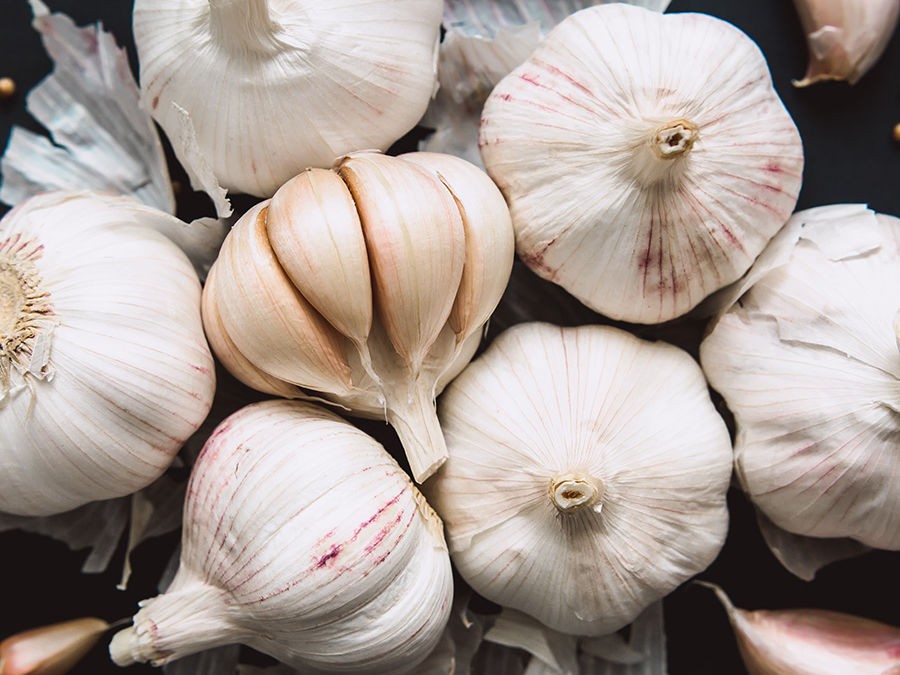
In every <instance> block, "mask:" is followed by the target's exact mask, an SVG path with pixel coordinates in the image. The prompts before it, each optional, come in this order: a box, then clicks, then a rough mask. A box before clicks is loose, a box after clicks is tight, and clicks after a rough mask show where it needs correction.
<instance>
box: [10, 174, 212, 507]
mask: <svg viewBox="0 0 900 675" xmlns="http://www.w3.org/2000/svg"><path fill="white" fill-rule="evenodd" d="M155 213H156V212H155V211H154V210H152V209H150V208H149V207H147V206H144V205H143V204H140V203H139V202H137V201H135V200H134V199H131V198H128V197H109V196H103V195H99V194H92V193H87V192H83V193H82V192H52V193H47V194H46V195H42V196H38V197H34V198H32V199H29V200H27V201H25V202H23V203H22V204H21V205H19V206H18V207H16V208H15V209H13V210H12V211H10V212H9V213H8V214H7V215H6V217H5V218H4V219H3V220H2V221H0V511H6V512H9V513H15V514H20V515H47V514H51V513H60V512H62V511H68V510H70V509H73V508H75V507H77V506H80V505H82V504H85V503H87V502H90V501H96V500H101V499H109V498H111V497H118V496H121V495H126V494H130V493H132V492H135V491H137V490H139V489H140V488H142V487H145V486H146V485H148V484H150V483H151V482H152V481H153V480H155V479H156V478H157V477H159V475H160V474H162V472H163V471H165V469H166V468H168V466H169V464H170V463H171V462H172V459H173V458H174V456H175V453H176V452H178V449H179V448H180V447H181V444H182V443H183V442H184V441H185V439H187V438H188V436H190V435H191V434H192V433H193V432H194V431H195V430H196V429H197V428H198V427H199V426H200V424H201V422H203V419H204V417H205V416H206V414H207V412H208V411H209V408H210V405H211V404H212V397H213V390H214V388H215V372H214V370H213V360H212V356H211V354H210V351H209V347H208V346H207V344H206V340H205V339H204V337H203V331H202V326H201V322H200V282H199V280H198V279H197V275H196V273H195V272H194V270H193V268H192V267H191V264H190V262H189V261H188V259H187V258H186V257H185V255H184V254H183V253H182V252H181V251H180V250H179V249H178V248H177V247H176V246H175V245H174V244H173V243H172V242H171V241H169V240H168V239H167V238H165V237H164V236H163V235H161V234H159V233H158V232H156V231H154V230H152V229H150V228H149V227H146V226H145V225H144V223H145V222H147V221H149V222H153V220H154V218H155V217H156V216H155V215H154V214H155ZM162 215H163V216H165V214H162ZM166 217H167V218H171V217H170V216H166ZM173 220H174V219H173Z"/></svg>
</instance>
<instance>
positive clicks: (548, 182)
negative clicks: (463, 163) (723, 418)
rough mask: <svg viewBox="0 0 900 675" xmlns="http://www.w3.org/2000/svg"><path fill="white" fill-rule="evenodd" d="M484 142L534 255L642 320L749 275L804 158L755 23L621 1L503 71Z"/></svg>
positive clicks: (525, 253)
mask: <svg viewBox="0 0 900 675" xmlns="http://www.w3.org/2000/svg"><path fill="white" fill-rule="evenodd" d="M623 36H627V39H626V38H625V37H623ZM479 142H480V144H481V153H482V157H483V159H484V163H485V167H486V168H487V171H488V173H489V174H490V175H491V177H492V178H494V180H495V181H496V182H497V184H498V185H499V186H500V188H501V190H502V191H503V193H504V194H505V196H506V198H507V201H508V202H509V205H510V212H511V214H512V219H513V226H514V227H515V230H516V248H517V250H518V253H519V255H520V257H521V258H522V259H523V260H524V261H525V263H526V264H527V265H528V266H529V267H530V268H531V269H532V270H534V271H535V272H536V273H538V274H539V275H541V276H542V277H544V278H546V279H549V280H550V281H553V282H555V283H557V284H559V285H560V286H562V287H564V288H565V289H566V290H567V291H569V292H570V293H571V294H572V295H574V296H575V297H577V298H578V299H579V300H581V301H582V302H583V303H585V304H586V305H588V306H589V307H591V308H592V309H594V310H596V311H598V312H600V313H602V314H605V315H607V316H609V317H612V318H614V319H621V320H625V321H632V322H639V323H659V322H662V321H666V320H669V319H672V318H675V317H678V316H681V315H683V314H685V313H686V312H687V311H689V310H690V309H692V308H693V307H694V306H695V305H697V304H698V303H699V302H700V301H701V300H702V299H703V298H704V297H706V296H707V295H709V294H710V293H711V292H713V291H715V290H717V289H719V288H721V287H722V286H725V285H726V284H728V283H730V282H732V281H734V280H735V279H737V278H738V277H739V276H740V275H741V274H743V273H744V272H745V271H746V269H747V268H748V267H749V266H750V264H751V263H752V262H753V259H754V258H755V257H756V256H757V254H759V252H760V251H761V250H762V249H763V247H764V246H765V244H766V242H767V241H768V240H769V239H770V238H771V237H772V236H773V235H774V234H775V232H776V231H777V230H778V229H779V228H780V227H781V226H782V225H783V224H784V222H785V221H786V220H787V219H788V217H789V216H790V214H791V211H792V210H793V208H794V205H795V203H796V200H797V194H798V192H799V190H800V179H801V172H802V168H803V153H802V147H801V142H800V136H799V134H798V132H797V129H796V128H795V126H794V124H793V121H792V120H791V118H790V115H789V114H788V113H787V111H786V110H785V108H784V106H783V105H782V104H781V101H780V100H779V99H778V96H777V95H776V93H775V90H774V89H773V87H772V82H771V78H770V76H769V72H768V69H767V67H766V62H765V59H764V58H763V55H762V54H761V53H760V51H759V49H758V48H757V47H756V45H755V44H754V43H753V42H752V41H751V40H750V39H749V38H747V36H746V35H744V34H743V33H742V32H741V31H739V30H738V29H736V28H735V27H733V26H731V25H730V24H728V23H726V22H724V21H721V20H719V19H715V18H713V17H710V16H706V15H702V14H671V15H662V14H659V13H656V12H651V11H649V10H645V9H642V8H640V7H632V6H629V5H624V4H619V3H614V4H610V5H602V6H598V7H592V8H589V9H585V10H582V11H579V12H576V13H575V14H573V15H572V16H570V17H569V18H567V19H566V20H564V21H563V22H562V23H560V24H559V25H558V26H557V27H556V28H555V29H554V30H553V31H552V32H551V33H550V34H549V35H548V36H547V37H546V38H545V39H544V41H543V43H542V44H541V46H539V47H538V48H537V50H536V51H535V52H534V54H532V56H531V57H530V58H529V59H528V60H527V61H526V62H525V63H523V64H522V65H521V66H519V67H518V68H516V69H515V70H514V71H513V72H512V73H510V74H509V75H508V76H506V77H505V78H504V79H503V80H501V81H500V83H499V84H498V85H497V86H496V87H495V88H494V90H493V92H492V93H491V95H490V96H489V97H488V100H487V102H486V104H485V107H484V112H483V114H482V123H481V131H480V139H479Z"/></svg>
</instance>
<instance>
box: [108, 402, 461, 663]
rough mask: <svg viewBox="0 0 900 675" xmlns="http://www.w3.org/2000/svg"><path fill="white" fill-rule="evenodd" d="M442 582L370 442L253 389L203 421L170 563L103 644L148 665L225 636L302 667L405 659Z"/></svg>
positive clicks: (437, 606)
mask: <svg viewBox="0 0 900 675" xmlns="http://www.w3.org/2000/svg"><path fill="white" fill-rule="evenodd" d="M452 593H453V581H452V575H451V571H450V559H449V557H448V556H447V549H446V545H445V544H444V539H443V534H442V531H441V522H440V520H439V519H438V518H437V517H436V516H435V515H434V512H433V511H431V509H430V507H429V506H428V505H427V504H426V503H425V501H424V499H422V496H421V495H420V494H419V493H418V491H417V490H416V488H415V487H414V486H413V485H412V483H411V482H410V480H409V478H408V477H407V475H406V474H405V473H404V472H403V471H402V470H401V469H400V467H399V466H398V465H397V463H396V462H395V461H394V460H393V459H392V458H391V457H390V455H388V454H387V453H386V452H385V451H384V448H382V447H381V445H380V444H378V443H377V442H376V441H375V440H374V439H372V438H371V437H369V436H367V435H366V434H364V433H363V432H362V431H359V430H358V429H356V428H355V427H353V426H352V425H350V424H349V423H347V422H345V421H343V420H341V419H340V418H339V417H337V416H336V415H334V414H333V413H330V412H328V411H326V410H323V409H320V408H318V407H316V406H313V405H311V404H308V403H302V402H298V401H284V400H280V401H266V402H263V403H258V404H254V405H251V406H248V407H246V408H244V409H242V410H241V411H239V412H237V413H235V414H234V415H232V416H231V417H229V418H227V419H226V420H225V421H224V422H223V423H222V424H221V425H219V427H218V428H217V429H216V431H215V432H213V435H212V436H211V437H210V439H209V441H208V442H207V444H206V446H205V447H204V449H203V452H202V453H201V455H200V457H199V458H198V460H197V463H196V464H195V465H194V468H193V471H192V473H191V480H190V483H189V485H188V496H187V501H186V503H185V511H184V531H183V535H182V553H181V566H180V568H179V570H178V573H177V575H176V577H175V579H174V581H173V582H172V585H171V586H170V587H169V589H168V590H167V591H166V592H165V593H164V594H162V595H160V596H157V597H156V598H153V599H150V600H145V601H144V602H142V603H141V609H140V611H139V612H138V613H137V614H136V615H135V617H134V625H133V626H131V627H129V628H126V629H124V630H122V631H120V632H119V633H117V634H116V635H115V636H114V637H113V640H112V643H111V645H110V653H111V655H112V658H113V660H114V661H115V662H116V663H117V664H119V665H129V664H131V663H135V662H146V661H151V662H152V663H154V664H155V665H160V664H163V663H167V662H169V661H172V660H174V659H178V658H181V657H182V656H186V655H188V654H192V653H195V652H198V651H201V650H204V649H209V648H211V647H215V646H218V645H223V644H228V643H234V642H240V643H243V644H247V645H250V646H251V647H253V648H255V649H258V650H259V651H261V652H264V653H266V654H269V655H271V656H273V657H275V658H276V659H278V660H279V661H282V662H284V663H286V664H288V665H290V666H292V667H294V668H297V669H299V670H301V671H302V672H304V673H318V672H355V673H356V672H359V673H363V672H365V673H395V672H396V673H400V672H412V671H414V669H415V666H416V664H418V663H419V662H420V661H422V660H423V659H424V658H425V657H426V656H427V655H428V652H429V651H430V650H431V649H432V648H433V647H434V646H435V645H436V644H437V642H438V640H439V639H440V637H441V634H442V631H443V629H444V626H445V625H446V623H447V620H448V617H449V613H450V607H451V600H452Z"/></svg>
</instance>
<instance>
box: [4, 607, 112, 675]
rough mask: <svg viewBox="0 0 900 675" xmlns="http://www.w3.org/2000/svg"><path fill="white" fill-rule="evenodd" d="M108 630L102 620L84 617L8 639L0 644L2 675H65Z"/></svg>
mask: <svg viewBox="0 0 900 675" xmlns="http://www.w3.org/2000/svg"><path fill="white" fill-rule="evenodd" d="M109 628H110V625H109V624H108V623H106V621H103V620H102V619H95V618H84V619H73V620H72V621H64V622H62V623H56V624H53V625H51V626H41V627H40V628H34V629H32V630H27V631H25V632H23V633H18V634H16V635H13V636H11V637H8V638H6V639H5V640H3V642H0V675H63V674H64V673H67V672H69V670H70V669H71V668H73V667H74V666H75V665H76V664H77V663H78V662H79V661H80V660H81V659H82V658H83V657H84V656H85V655H86V654H87V653H88V652H89V651H90V650H91V648H92V647H93V646H94V645H95V644H97V641H98V640H100V637H101V636H102V635H103V634H104V633H105V632H106V631H107V630H108V629H109Z"/></svg>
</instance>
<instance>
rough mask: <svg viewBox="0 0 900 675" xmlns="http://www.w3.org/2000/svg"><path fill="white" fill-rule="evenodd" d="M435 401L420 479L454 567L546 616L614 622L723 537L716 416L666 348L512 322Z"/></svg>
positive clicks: (723, 435)
mask: <svg viewBox="0 0 900 675" xmlns="http://www.w3.org/2000/svg"><path fill="white" fill-rule="evenodd" d="M439 415H440V420H441V425H442V427H443V429H444V434H445V437H446V440H447V447H448V450H449V454H450V457H449V459H448V460H447V462H446V464H445V465H444V466H443V467H442V468H441V470H440V471H439V472H438V473H437V474H435V476H434V477H433V478H432V479H431V480H430V481H429V482H428V483H427V484H426V486H425V489H426V495H427V496H428V498H429V502H430V503H431V504H432V505H433V506H434V508H435V510H436V511H437V512H438V514H439V515H440V516H441V517H442V518H443V520H444V523H445V526H446V530H447V538H448V544H449V546H450V554H451V557H452V559H453V561H454V563H455V565H456V567H457V569H458V570H459V572H460V574H461V575H462V577H463V578H464V579H465V580H466V581H467V582H468V583H469V585H471V586H472V588H473V589H474V590H475V591H476V592H477V593H480V594H481V595H483V596H484V597H486V598H488V599H489V600H492V601H493V602H496V603H498V604H500V605H502V606H504V607H509V608H512V609H518V610H520V611H522V612H525V613H527V614H530V615H531V616H533V617H534V618H536V619H538V620H539V621H541V622H542V623H544V624H545V625H547V626H548V627H550V628H552V629H554V630H557V631H560V632H564V633H570V634H576V635H603V634H607V633H611V632H613V631H615V630H617V629H619V628H621V627H622V626H624V625H626V624H628V623H629V622H631V621H632V620H634V618H635V617H636V616H637V615H638V614H639V613H640V612H641V611H642V610H643V609H644V608H645V607H647V606H648V605H650V604H651V603H652V602H653V601H655V600H657V599H658V598H660V597H662V596H664V595H665V594H667V593H668V592H670V591H671V590H673V589H674V588H675V587H676V586H677V585H678V584H680V583H681V582H682V581H684V580H685V579H687V578H688V577H690V576H692V575H693V574H695V573H697V572H698V571H700V570H702V569H704V568H705V567H706V566H707V565H709V564H710V563H711V562H712V560H713V559H714V558H715V556H716V554H717V553H718V551H719V549H720V548H721V546H722V544H723V543H724V538H725V532H726V529H727V524H728V512H727V510H726V503H725V494H726V492H727V490H728V485H729V479H730V475H731V464H732V453H731V444H730V440H729V437H728V431H727V429H726V427H725V424H724V422H723V421H722V419H721V418H720V417H719V416H718V414H717V413H716V411H715V408H714V407H713V405H712V402H711V401H710V398H709V393H708V391H707V387H706V382H705V380H704V379H703V376H702V374H701V372H700V369H699V367H698V366H697V364H696V363H695V362H694V361H693V360H692V359H691V358H690V356H689V355H688V354H687V353H685V352H683V351H681V350H679V349H678V348H676V347H673V346H671V345H666V344H663V343H650V342H645V341H643V340H640V339H638V338H636V337H634V336H631V335H629V334H628V333H626V332H624V331H621V330H619V329H615V328H611V327H601V326H582V327H579V328H558V327H556V326H551V325H549V324H542V323H526V324H519V325H517V326H514V327H513V328H511V329H509V330H507V331H505V332H504V333H502V334H501V335H499V336H498V337H497V338H496V339H495V341H494V342H493V343H492V344H491V346H490V347H488V349H487V351H485V352H484V354H483V355H482V356H481V357H479V358H478V359H476V360H475V361H473V362H472V363H471V364H469V366H468V367H467V368H466V369H465V370H464V371H463V372H462V373H461V374H460V375H459V377H457V378H456V379H455V380H454V381H453V382H451V383H450V385H449V386H448V387H447V390H446V391H445V392H444V394H443V395H442V397H441V401H440V407H439ZM651 560H652V564H649V563H648V561H651Z"/></svg>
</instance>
